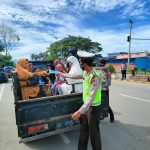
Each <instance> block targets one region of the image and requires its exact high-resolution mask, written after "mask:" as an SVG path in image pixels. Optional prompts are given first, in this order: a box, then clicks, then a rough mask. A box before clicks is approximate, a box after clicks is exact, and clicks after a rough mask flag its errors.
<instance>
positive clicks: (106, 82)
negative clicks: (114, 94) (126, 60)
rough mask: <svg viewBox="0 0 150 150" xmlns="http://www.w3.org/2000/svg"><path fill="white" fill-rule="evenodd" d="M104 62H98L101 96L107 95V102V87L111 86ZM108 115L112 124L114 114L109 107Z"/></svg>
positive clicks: (103, 60)
mask: <svg viewBox="0 0 150 150" xmlns="http://www.w3.org/2000/svg"><path fill="white" fill-rule="evenodd" d="M106 62H107V61H106V60H105V59H101V60H100V62H99V70H100V72H101V75H102V96H103V95H107V98H108V101H109V86H110V85H111V73H110V72H109V71H108V68H107V67H106ZM108 113H109V115H110V122H114V113H113V111H112V109H111V107H110V105H109V107H108Z"/></svg>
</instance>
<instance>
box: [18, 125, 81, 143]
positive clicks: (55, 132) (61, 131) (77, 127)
mask: <svg viewBox="0 0 150 150" xmlns="http://www.w3.org/2000/svg"><path fill="white" fill-rule="evenodd" d="M79 127H80V125H79V126H75V127H68V128H65V129H59V130H56V131H52V132H48V133H44V134H41V135H35V136H32V137H28V138H24V139H20V141H19V143H27V142H30V141H34V140H38V139H42V138H45V137H48V136H51V135H55V134H60V133H63V132H67V131H71V130H77V129H79Z"/></svg>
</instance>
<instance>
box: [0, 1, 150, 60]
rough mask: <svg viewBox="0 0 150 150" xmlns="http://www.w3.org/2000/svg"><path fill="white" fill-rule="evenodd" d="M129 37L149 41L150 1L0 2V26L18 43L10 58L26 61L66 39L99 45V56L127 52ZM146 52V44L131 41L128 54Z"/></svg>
mask: <svg viewBox="0 0 150 150" xmlns="http://www.w3.org/2000/svg"><path fill="white" fill-rule="evenodd" d="M129 19H132V21H133V24H132V26H133V29H132V37H133V38H143V39H150V0H32V1H31V0H26V1H23V0H0V23H1V22H5V23H7V24H8V25H10V26H11V27H12V28H13V29H14V30H15V31H16V32H17V34H18V35H19V37H20V41H18V43H17V46H16V47H14V48H13V49H12V50H11V51H10V54H11V55H12V56H13V59H19V58H21V57H27V58H30V55H31V54H38V53H40V52H44V51H46V49H47V47H49V45H50V44H51V43H53V42H55V41H56V40H61V39H63V38H64V37H67V36H68V35H73V36H82V37H85V38H87V37H89V38H90V39H91V40H92V41H96V42H99V43H100V44H101V46H102V48H103V51H102V53H101V54H102V56H107V54H108V53H113V52H128V47H129V43H128V42H127V36H128V35H129V31H130V24H129ZM140 51H149V52H150V41H148V40H142V41H140V40H132V44H131V52H140Z"/></svg>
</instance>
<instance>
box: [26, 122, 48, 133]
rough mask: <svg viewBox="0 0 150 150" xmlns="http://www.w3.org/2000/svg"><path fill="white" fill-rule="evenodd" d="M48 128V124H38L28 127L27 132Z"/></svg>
mask: <svg viewBox="0 0 150 150" xmlns="http://www.w3.org/2000/svg"><path fill="white" fill-rule="evenodd" d="M45 130H48V124H40V125H36V126H31V127H28V134H33V133H36V132H40V131H45Z"/></svg>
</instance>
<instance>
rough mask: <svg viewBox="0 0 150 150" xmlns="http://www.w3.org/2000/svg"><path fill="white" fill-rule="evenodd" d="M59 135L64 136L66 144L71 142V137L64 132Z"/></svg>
mask: <svg viewBox="0 0 150 150" xmlns="http://www.w3.org/2000/svg"><path fill="white" fill-rule="evenodd" d="M59 135H60V137H61V138H62V140H63V141H64V142H65V144H69V143H70V140H69V138H68V137H67V136H66V135H65V134H64V133H61V134H59Z"/></svg>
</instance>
